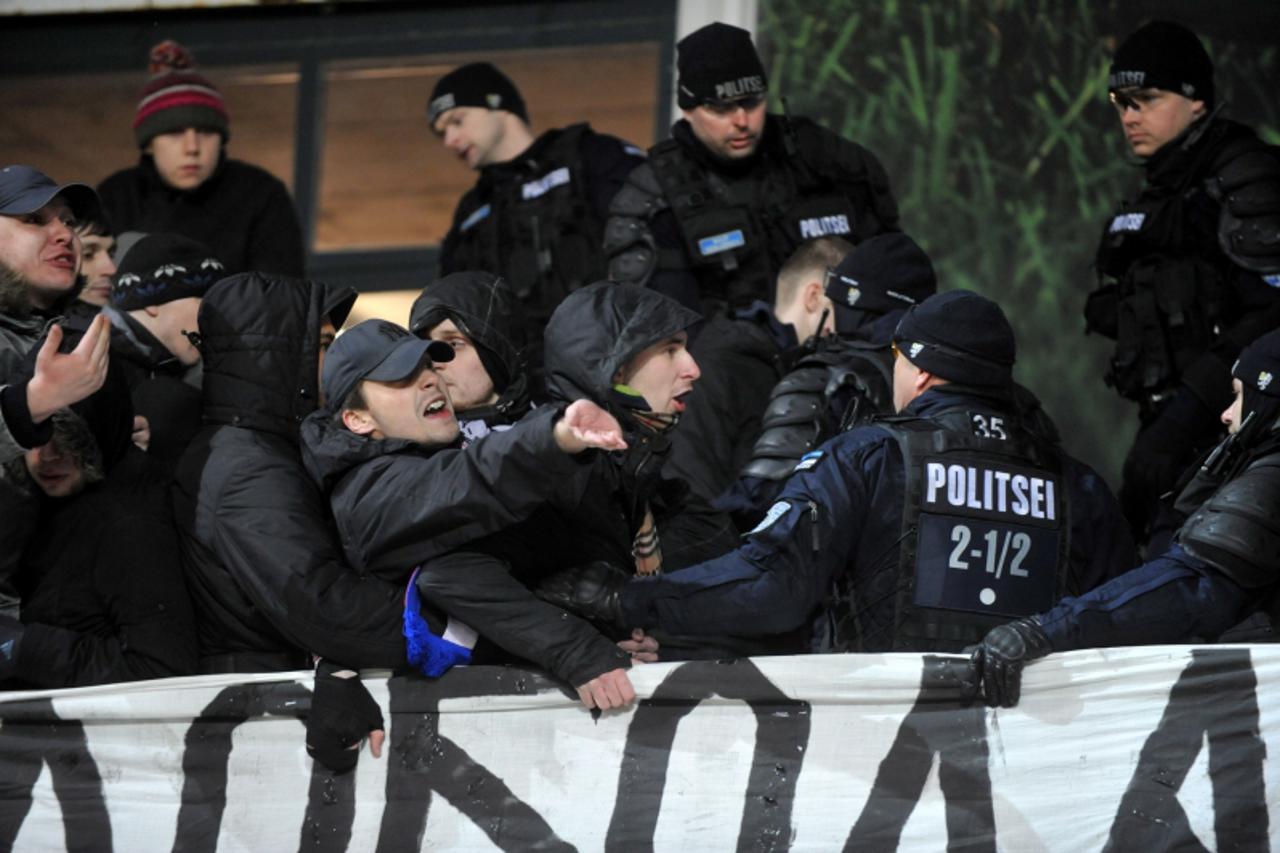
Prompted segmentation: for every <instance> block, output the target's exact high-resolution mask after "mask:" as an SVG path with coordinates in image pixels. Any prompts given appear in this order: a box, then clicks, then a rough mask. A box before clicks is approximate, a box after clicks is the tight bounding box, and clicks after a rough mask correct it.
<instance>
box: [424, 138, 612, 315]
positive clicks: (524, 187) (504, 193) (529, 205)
mask: <svg viewBox="0 0 1280 853" xmlns="http://www.w3.org/2000/svg"><path fill="white" fill-rule="evenodd" d="M551 132H552V133H554V134H555V136H554V137H553V138H552V139H551V141H550V143H549V144H548V145H546V146H544V147H543V149H542V151H541V153H540V154H539V156H538V157H537V159H536V160H535V159H529V160H524V161H521V162H520V163H519V166H518V171H517V172H515V173H514V174H511V175H506V176H505V177H504V179H503V180H501V181H496V182H494V184H493V186H492V188H491V192H490V194H489V198H488V200H487V201H486V203H485V204H484V205H482V206H481V207H479V208H477V209H476V210H475V211H474V212H473V213H472V214H471V215H470V216H469V217H467V218H466V219H465V220H464V221H462V222H461V223H459V224H458V226H457V240H458V242H457V246H456V248H455V250H454V254H453V262H452V266H453V267H454V269H453V270H445V272H446V273H448V272H453V271H456V270H473V269H474V270H485V271H487V272H494V273H499V274H501V275H502V276H503V278H505V279H506V280H507V282H508V283H510V285H511V287H512V290H513V291H514V292H515V294H516V297H517V298H518V299H519V300H520V303H521V305H523V306H524V308H525V310H526V312H528V314H529V317H530V319H531V321H532V322H533V323H534V325H535V326H536V331H537V337H538V338H540V337H541V330H542V327H543V326H544V325H545V324H546V319H547V317H549V316H550V315H551V312H552V311H553V310H555V307H556V306H557V305H559V304H560V302H561V300H563V299H564V297H565V296H566V295H567V294H569V293H570V292H572V291H574V290H577V289H578V288H580V287H583V286H585V285H587V284H590V283H591V282H593V281H596V280H597V279H599V278H602V277H603V275H604V269H605V262H604V257H603V254H602V252H601V249H600V246H601V242H602V241H603V238H604V223H602V222H600V221H598V219H597V217H596V215H595V214H594V213H593V212H592V210H591V205H590V202H589V200H588V196H587V186H586V180H585V174H584V173H585V168H584V164H583V162H582V153H581V152H582V148H581V145H582V137H583V135H584V134H586V133H590V132H592V131H591V129H590V127H589V126H588V125H586V124H585V123H581V124H575V125H571V126H569V127H566V128H564V129H562V130H559V131H551ZM516 166H517V164H515V163H511V164H505V165H504V166H503V167H502V168H503V169H513V168H516ZM482 180H483V179H482Z"/></svg>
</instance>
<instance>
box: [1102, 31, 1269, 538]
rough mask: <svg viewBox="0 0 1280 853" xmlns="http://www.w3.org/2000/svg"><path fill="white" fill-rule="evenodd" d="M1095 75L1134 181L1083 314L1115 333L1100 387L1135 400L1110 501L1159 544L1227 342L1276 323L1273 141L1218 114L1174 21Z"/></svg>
mask: <svg viewBox="0 0 1280 853" xmlns="http://www.w3.org/2000/svg"><path fill="white" fill-rule="evenodd" d="M1108 85H1109V89H1110V95H1111V101H1112V103H1113V104H1114V105H1115V108H1116V111H1117V113H1118V115H1119V118H1120V126H1121V129H1122V130H1123V132H1124V136H1125V141H1126V143H1127V145H1128V149H1129V151H1130V152H1132V154H1134V155H1135V156H1137V157H1139V158H1141V159H1142V161H1143V168H1144V170H1145V173H1146V183H1145V184H1144V186H1143V187H1142V189H1141V191H1140V192H1139V193H1138V194H1137V196H1136V197H1135V198H1133V199H1132V200H1129V201H1125V202H1124V203H1122V204H1121V206H1120V209H1119V210H1118V211H1117V212H1116V213H1115V215H1114V216H1112V217H1111V218H1110V219H1109V220H1108V221H1107V223H1106V226H1105V228H1104V230H1103V235H1102V242H1101V244H1100V245H1099V248H1098V257H1097V269H1098V274H1099V277H1100V287H1099V288H1098V289H1097V290H1096V291H1095V292H1094V293H1093V294H1091V295H1090V297H1089V301H1088V303H1087V305H1086V307H1085V317H1086V319H1087V321H1088V328H1089V330H1091V331H1096V332H1099V333H1101V334H1103V335H1106V336H1107V337H1110V338H1113V339H1114V340H1115V341H1116V349H1115V355H1114V357H1113V358H1112V360H1111V366H1110V369H1109V370H1108V372H1107V374H1106V377H1105V378H1106V381H1107V384H1108V385H1111V386H1112V387H1114V388H1115V389H1116V391H1117V392H1119V393H1120V394H1121V395H1122V396H1124V397H1125V398H1126V399H1129V400H1133V401H1135V402H1136V403H1137V404H1138V413H1139V417H1140V419H1141V426H1140V428H1139V431H1138V435H1137V437H1136V439H1135V440H1134V444H1133V447H1132V448H1131V449H1130V451H1129V454H1128V457H1127V458H1126V460H1125V465H1124V485H1123V487H1122V488H1121V491H1120V497H1121V503H1122V505H1123V507H1124V510H1125V514H1126V516H1127V517H1128V519H1129V521H1130V523H1131V524H1132V526H1133V529H1134V533H1135V536H1137V538H1138V539H1139V540H1140V541H1141V542H1146V541H1147V540H1148V539H1150V540H1151V542H1150V545H1151V547H1150V553H1160V552H1161V551H1163V550H1164V547H1165V546H1167V544H1168V540H1169V536H1170V535H1171V534H1172V532H1173V529H1174V527H1175V525H1173V524H1172V523H1171V521H1170V516H1169V515H1168V513H1167V512H1166V511H1163V510H1161V509H1160V506H1161V503H1160V497H1161V495H1164V494H1165V493H1166V492H1168V491H1169V490H1170V489H1171V488H1172V487H1173V485H1174V481H1175V479H1176V478H1177V476H1178V474H1179V473H1180V472H1181V471H1182V470H1183V469H1184V468H1186V467H1187V466H1188V465H1189V464H1190V463H1191V462H1192V460H1193V459H1194V458H1195V457H1196V456H1197V455H1198V454H1199V453H1201V452H1203V451H1205V450H1207V449H1208V448H1209V447H1210V446H1212V445H1213V443H1214V442H1215V441H1216V440H1217V439H1218V436H1219V435H1220V432H1221V426H1220V424H1219V423H1218V421H1217V416H1216V413H1217V412H1219V411H1221V410H1222V408H1223V407H1224V406H1225V405H1226V403H1227V400H1226V397H1225V394H1226V390H1227V388H1228V387H1229V382H1228V377H1229V368H1230V365H1231V363H1232V362H1233V361H1234V360H1235V358H1236V356H1237V355H1239V353H1240V350H1241V348H1243V347H1244V346H1245V345H1246V344H1248V343H1249V342H1250V341H1252V340H1253V339H1254V338H1256V337H1257V336H1258V335H1260V334H1262V333H1263V332H1265V331H1267V330H1268V329H1272V328H1275V327H1276V326H1277V325H1278V324H1280V150H1278V149H1276V148H1275V147H1274V146H1268V145H1266V144H1264V143H1263V142H1261V141H1260V140H1259V139H1258V138H1257V136H1256V135H1255V134H1254V132H1253V131H1252V130H1251V129H1250V128H1248V127H1245V126H1243V125H1241V124H1238V123H1236V122H1233V121H1231V120H1229V119H1226V118H1222V117H1221V116H1220V113H1221V111H1222V109H1223V107H1224V106H1225V105H1224V104H1219V103H1217V102H1216V100H1215V92H1214V81H1213V62H1212V61H1211V60H1210V58H1209V55H1208V54H1207V53H1206V52H1205V49H1204V47H1203V46H1202V45H1201V44H1200V40H1199V39H1198V38H1196V36H1195V34H1194V33H1192V32H1191V31H1190V30H1188V29H1186V28H1185V27H1182V26H1180V25H1178V24H1174V23H1170V22H1167V21H1155V22H1152V23H1150V24H1147V25H1146V26H1144V27H1142V28H1141V29H1139V30H1137V31H1136V32H1134V33H1133V34H1132V35H1130V36H1129V38H1127V39H1125V41H1124V42H1123V43H1122V44H1121V45H1120V48H1119V49H1118V50H1117V51H1116V55H1115V58H1114V59H1113V60H1112V63H1111V74H1110V78H1109V82H1108Z"/></svg>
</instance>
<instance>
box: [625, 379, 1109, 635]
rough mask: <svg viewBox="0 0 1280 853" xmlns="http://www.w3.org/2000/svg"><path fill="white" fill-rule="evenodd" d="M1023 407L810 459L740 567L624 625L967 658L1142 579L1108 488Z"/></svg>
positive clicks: (678, 592) (925, 397)
mask: <svg viewBox="0 0 1280 853" xmlns="http://www.w3.org/2000/svg"><path fill="white" fill-rule="evenodd" d="M1011 408H1012V404H1011V402H1010V401H1009V400H1008V399H1001V395H999V394H998V393H993V392H990V391H980V390H977V389H972V388H962V387H960V386H956V385H949V386H941V387H937V388H933V389H931V390H929V391H926V392H925V393H924V394H922V395H921V396H920V397H918V398H917V399H916V400H914V401H913V402H912V403H911V404H910V405H909V406H908V407H907V408H906V409H905V410H904V411H903V413H902V415H901V416H899V417H894V418H888V419H885V420H884V421H881V422H877V423H875V424H872V425H868V426H863V427H859V428H857V429H854V430H852V431H850V432H846V433H843V434H841V435H839V436H837V437H836V438H835V439H833V440H831V441H830V442H828V443H826V444H825V445H823V446H822V447H821V448H819V449H818V450H817V451H815V452H814V453H812V454H810V455H809V456H807V457H806V458H805V459H803V460H802V461H801V462H800V464H799V465H798V466H797V467H796V473H795V474H793V475H792V476H791V478H790V479H789V480H788V481H787V484H786V488H785V489H784V490H783V492H782V494H781V495H780V496H779V498H778V501H777V503H776V504H775V505H774V506H773V507H772V508H771V509H770V511H769V512H768V513H767V514H766V516H765V518H764V520H762V521H761V523H760V524H759V525H758V526H757V528H756V529H755V530H754V531H753V532H752V533H751V534H750V535H749V536H748V539H747V541H746V543H745V544H744V545H742V546H741V547H740V548H738V549H737V550H736V551H734V552H732V553H730V554H727V555H725V556H723V557H720V558H718V559H715V560H711V561H708V562H706V563H703V564H701V565H699V566H693V567H690V568H688V569H685V570H683V571H681V572H676V573H673V574H671V575H667V576H663V577H660V578H657V579H655V580H649V579H644V580H639V581H633V582H631V583H630V584H627V585H626V586H625V587H624V588H623V590H622V593H621V606H622V617H623V621H624V622H626V623H628V624H632V625H638V626H641V627H647V626H653V625H658V626H661V627H662V628H664V629H666V630H670V631H676V632H688V633H693V632H702V633H707V632H725V633H739V634H742V633H748V634H776V633H780V632H783V631H787V630H790V629H792V628H795V627H796V626H798V625H807V626H808V627H809V628H810V632H811V633H810V638H811V639H810V646H811V649H812V650H813V651H865V652H883V651H891V650H912V651H944V652H955V651H959V650H961V649H962V648H963V647H964V646H966V645H967V644H969V643H972V642H974V641H975V640H976V639H978V638H980V637H981V636H982V634H983V633H984V632H985V630H986V627H984V626H991V625H993V624H995V623H997V622H1000V621H1002V616H1008V615H1010V614H1015V613H1022V614H1028V613H1033V612H1036V611H1037V609H1038V608H1039V607H1040V606H1041V605H1042V604H1044V603H1046V602H1052V601H1054V600H1056V597H1057V596H1058V595H1059V594H1060V593H1061V591H1063V590H1072V589H1074V590H1080V591H1083V590H1087V589H1090V588H1092V587H1094V586H1096V585H1097V584H1099V583H1101V582H1102V581H1105V580H1106V579H1107V578H1109V577H1112V576H1114V575H1117V574H1119V573H1120V572H1123V571H1124V570H1126V569H1128V568H1129V567H1130V566H1131V565H1132V564H1133V546H1132V542H1131V540H1130V538H1129V534H1128V531H1127V529H1125V527H1124V525H1123V524H1122V523H1118V522H1117V519H1118V513H1117V511H1116V505H1115V499H1114V497H1112V495H1111V494H1110V492H1109V491H1108V489H1107V487H1106V484H1105V483H1104V482H1103V481H1102V479H1101V478H1100V477H1099V476H1098V475H1097V474H1096V473H1095V472H1093V471H1092V470H1090V469H1089V468H1088V467H1087V466H1085V465H1083V464H1082V463H1080V462H1077V461H1076V460H1074V459H1072V458H1071V457H1069V456H1067V455H1066V454H1064V453H1062V452H1061V451H1060V450H1059V449H1058V448H1057V447H1056V446H1054V445H1052V444H1051V443H1049V442H1046V441H1044V440H1042V439H1041V438H1039V437H1037V436H1036V435H1034V434H1032V433H1031V432H1030V431H1028V430H1026V429H1024V428H1023V427H1022V426H1021V425H1020V423H1019V422H1018V420H1017V418H1016V417H1013V416H1011V415H1010V414H1009V413H1010V410H1011Z"/></svg>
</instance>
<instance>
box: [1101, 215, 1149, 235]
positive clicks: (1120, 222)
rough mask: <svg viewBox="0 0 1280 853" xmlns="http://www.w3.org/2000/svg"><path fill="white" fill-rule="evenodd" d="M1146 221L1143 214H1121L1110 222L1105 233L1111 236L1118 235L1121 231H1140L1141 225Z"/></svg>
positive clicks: (1145, 216)
mask: <svg viewBox="0 0 1280 853" xmlns="http://www.w3.org/2000/svg"><path fill="white" fill-rule="evenodd" d="M1146 221H1147V215H1146V214H1145V213H1122V214H1120V215H1119V216H1117V217H1116V218H1115V219H1113V220H1111V226H1110V227H1109V228H1108V229H1107V231H1108V232H1109V233H1111V234H1118V233H1120V232H1121V231H1141V230H1142V223H1144V222H1146Z"/></svg>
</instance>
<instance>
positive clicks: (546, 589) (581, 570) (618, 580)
mask: <svg viewBox="0 0 1280 853" xmlns="http://www.w3.org/2000/svg"><path fill="white" fill-rule="evenodd" d="M629 578H630V576H629V575H628V574H627V573H626V572H624V571H623V570H622V569H619V568H618V567H617V566H614V565H612V564H611V563H607V562H605V561H604V560H597V561H595V562H594V563H587V564H585V565H582V566H574V567H573V568H570V569H565V570H564V571H561V572H557V573H556V574H554V575H552V576H551V577H549V578H547V579H546V580H545V581H543V582H542V583H541V584H539V585H538V588H537V590H535V592H536V594H537V596H538V598H541V599H542V600H543V601H546V602H548V603H550V604H554V605H555V606H556V607H560V608H563V609H565V610H568V611H569V612H570V613H576V614H578V615H579V616H583V617H585V618H587V619H591V620H594V621H596V622H602V623H604V624H606V625H613V626H616V627H619V628H627V627H631V626H628V625H623V624H622V588H623V587H624V586H626V584H627V581H628V579H629Z"/></svg>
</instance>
